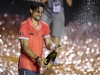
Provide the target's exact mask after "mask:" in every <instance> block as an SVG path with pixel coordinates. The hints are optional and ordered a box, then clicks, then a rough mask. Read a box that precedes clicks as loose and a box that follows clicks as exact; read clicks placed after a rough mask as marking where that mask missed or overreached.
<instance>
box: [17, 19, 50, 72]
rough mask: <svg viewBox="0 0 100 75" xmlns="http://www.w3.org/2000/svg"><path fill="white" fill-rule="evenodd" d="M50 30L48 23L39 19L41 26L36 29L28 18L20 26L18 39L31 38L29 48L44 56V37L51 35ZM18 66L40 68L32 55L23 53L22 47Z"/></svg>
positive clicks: (33, 69)
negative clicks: (32, 58) (31, 57)
mask: <svg viewBox="0 0 100 75" xmlns="http://www.w3.org/2000/svg"><path fill="white" fill-rule="evenodd" d="M49 32H50V30H49V27H48V25H47V24H46V23H44V22H42V21H39V27H38V29H35V28H34V25H33V24H32V21H31V19H30V18H28V19H27V20H25V21H24V22H23V23H22V24H21V26H20V29H19V34H18V35H19V36H18V39H26V40H29V44H28V47H29V49H30V50H32V51H33V52H34V53H35V54H36V55H37V56H39V57H42V49H43V43H44V38H45V37H49ZM18 68H19V69H20V68H25V69H29V70H32V71H36V72H37V71H39V70H40V66H39V65H38V64H37V63H36V62H35V60H31V59H30V57H28V56H27V55H26V54H25V53H23V49H22V48H21V53H20V57H19V62H18Z"/></svg>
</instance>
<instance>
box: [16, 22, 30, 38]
mask: <svg viewBox="0 0 100 75" xmlns="http://www.w3.org/2000/svg"><path fill="white" fill-rule="evenodd" d="M18 39H29V33H28V28H27V26H26V25H24V24H22V25H21V26H20V28H19V32H18Z"/></svg>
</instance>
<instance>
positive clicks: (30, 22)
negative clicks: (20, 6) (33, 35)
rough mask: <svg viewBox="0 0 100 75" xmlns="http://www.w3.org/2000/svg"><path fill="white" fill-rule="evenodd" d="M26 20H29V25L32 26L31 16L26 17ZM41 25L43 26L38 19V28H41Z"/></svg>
mask: <svg viewBox="0 0 100 75" xmlns="http://www.w3.org/2000/svg"><path fill="white" fill-rule="evenodd" d="M28 22H29V25H30V26H31V27H33V28H34V25H33V23H32V20H31V18H28ZM42 26H43V25H42V23H41V21H39V26H38V30H39V29H41V27H42Z"/></svg>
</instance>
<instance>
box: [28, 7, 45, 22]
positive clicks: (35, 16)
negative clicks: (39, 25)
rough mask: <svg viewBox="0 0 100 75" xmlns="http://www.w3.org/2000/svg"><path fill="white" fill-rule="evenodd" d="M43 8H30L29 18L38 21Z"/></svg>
mask: <svg viewBox="0 0 100 75" xmlns="http://www.w3.org/2000/svg"><path fill="white" fill-rule="evenodd" d="M43 10H44V9H43V8H42V7H39V9H37V10H36V11H34V10H31V9H30V13H31V18H33V19H34V20H36V21H39V20H40V19H41V16H42V13H43Z"/></svg>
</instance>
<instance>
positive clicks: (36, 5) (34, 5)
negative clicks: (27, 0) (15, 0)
mask: <svg viewBox="0 0 100 75" xmlns="http://www.w3.org/2000/svg"><path fill="white" fill-rule="evenodd" d="M39 7H43V8H44V7H45V5H44V4H43V3H42V2H38V1H32V3H31V5H30V9H32V10H34V11H36V10H37V9H39Z"/></svg>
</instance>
